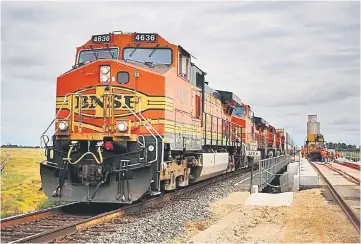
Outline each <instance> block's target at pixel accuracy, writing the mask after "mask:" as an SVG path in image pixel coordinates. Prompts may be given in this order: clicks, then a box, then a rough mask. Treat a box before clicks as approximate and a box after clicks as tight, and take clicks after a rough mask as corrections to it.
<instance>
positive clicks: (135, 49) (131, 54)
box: [129, 44, 140, 57]
mask: <svg viewBox="0 0 361 244" xmlns="http://www.w3.org/2000/svg"><path fill="white" fill-rule="evenodd" d="M139 45H140V44H138V45H137V46H136V47H135V48H134V49H133V51H132V52H131V53H130V54H129V57H131V56H133V54H134V53H135V51H137V49H138V48H139Z"/></svg>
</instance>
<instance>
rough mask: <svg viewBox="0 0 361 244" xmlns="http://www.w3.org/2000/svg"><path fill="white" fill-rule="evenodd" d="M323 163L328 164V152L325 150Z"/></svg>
mask: <svg viewBox="0 0 361 244" xmlns="http://www.w3.org/2000/svg"><path fill="white" fill-rule="evenodd" d="M325 163H328V152H327V151H326V150H325Z"/></svg>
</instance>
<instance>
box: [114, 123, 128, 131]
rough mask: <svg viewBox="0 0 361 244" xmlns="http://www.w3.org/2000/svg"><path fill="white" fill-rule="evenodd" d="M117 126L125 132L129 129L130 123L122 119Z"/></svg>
mask: <svg viewBox="0 0 361 244" xmlns="http://www.w3.org/2000/svg"><path fill="white" fill-rule="evenodd" d="M117 128H118V130H119V131H121V132H124V131H126V130H127V129H128V125H127V123H126V122H123V121H121V122H118V124H117Z"/></svg>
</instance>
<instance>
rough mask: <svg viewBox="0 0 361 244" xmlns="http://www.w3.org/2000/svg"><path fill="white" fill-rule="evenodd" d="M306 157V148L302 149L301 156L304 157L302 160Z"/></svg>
mask: <svg viewBox="0 0 361 244" xmlns="http://www.w3.org/2000/svg"><path fill="white" fill-rule="evenodd" d="M304 155H305V148H304V147H301V156H302V158H303V157H304Z"/></svg>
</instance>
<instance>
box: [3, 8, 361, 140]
mask: <svg viewBox="0 0 361 244" xmlns="http://www.w3.org/2000/svg"><path fill="white" fill-rule="evenodd" d="M115 30H122V31H125V32H156V33H158V34H159V35H161V36H163V37H164V38H165V39H167V40H168V41H169V42H171V43H174V44H178V45H182V46H183V47H184V48H185V49H186V50H187V51H189V52H190V53H191V54H192V55H193V56H195V57H196V58H197V59H196V60H193V61H194V62H195V63H196V64H197V66H199V67H200V68H201V69H202V70H204V71H206V72H207V76H206V79H207V80H208V81H209V84H210V86H211V87H212V88H215V89H219V90H230V91H233V92H235V93H236V94H237V95H238V96H239V97H240V98H241V99H242V100H243V101H244V102H245V103H247V104H249V105H250V106H251V107H252V109H253V110H254V113H255V116H259V117H262V118H264V119H265V120H267V121H268V122H269V123H270V124H272V125H273V126H275V127H276V128H285V130H286V131H288V132H289V134H290V135H291V137H292V138H293V139H294V140H295V141H296V143H297V144H298V145H299V146H300V145H302V144H303V143H304V140H305V138H306V128H307V116H308V115H309V114H317V115H318V121H319V122H320V123H321V133H322V134H323V135H324V137H325V140H326V141H332V142H345V143H347V144H355V145H360V3H359V2H344V1H342V2H295V1H293V2H291V1H288V2H269V1H267V2H244V1H242V2H142V3H140V2H120V1H118V2H85V1H83V2H76V3H74V2H60V1H53V2H52V1H44V2H4V1H2V2H1V144H6V143H12V144H22V145H39V142H40V139H39V138H40V136H41V134H42V133H43V132H44V130H45V129H46V127H47V126H48V125H49V123H50V122H51V121H52V119H53V118H54V116H55V92H56V78H57V76H59V75H60V74H62V73H64V72H65V71H68V70H69V69H71V66H72V65H73V64H74V59H75V51H76V47H78V46H81V45H82V44H84V43H85V42H87V41H88V40H89V39H90V37H91V36H92V35H95V34H103V33H109V32H111V31H115Z"/></svg>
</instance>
